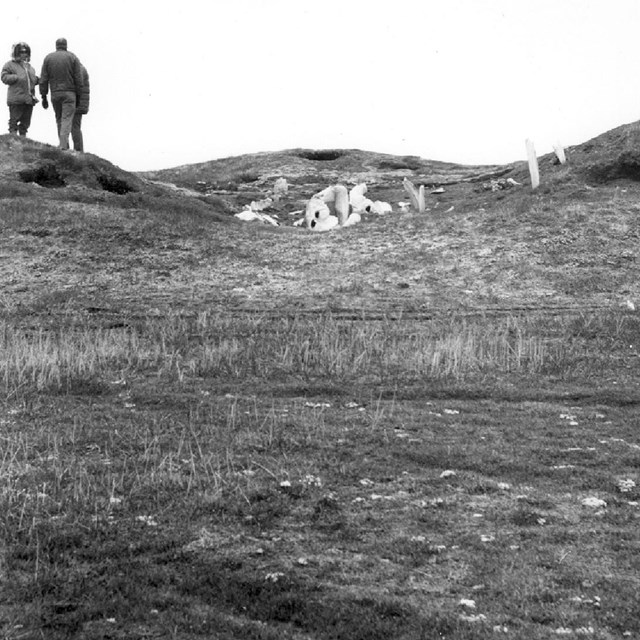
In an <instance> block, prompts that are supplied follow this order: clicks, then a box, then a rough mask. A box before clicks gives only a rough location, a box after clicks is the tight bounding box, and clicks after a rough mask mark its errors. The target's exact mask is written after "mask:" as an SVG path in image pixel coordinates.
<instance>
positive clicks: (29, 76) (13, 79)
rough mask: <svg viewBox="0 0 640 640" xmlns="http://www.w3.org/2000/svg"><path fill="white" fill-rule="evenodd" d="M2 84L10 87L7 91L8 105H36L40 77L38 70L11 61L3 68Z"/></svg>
mask: <svg viewBox="0 0 640 640" xmlns="http://www.w3.org/2000/svg"><path fill="white" fill-rule="evenodd" d="M0 78H1V79H2V82H4V84H7V85H9V88H8V89H7V104H8V105H12V104H35V103H36V102H37V100H36V99H35V91H36V86H37V85H38V76H37V75H36V70H35V69H34V68H33V67H32V66H31V65H30V64H29V63H28V62H25V63H24V65H23V64H22V63H21V62H20V61H19V60H15V59H13V60H9V62H7V63H6V64H5V65H4V67H2V74H1V75H0Z"/></svg>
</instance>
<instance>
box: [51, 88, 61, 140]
mask: <svg viewBox="0 0 640 640" xmlns="http://www.w3.org/2000/svg"><path fill="white" fill-rule="evenodd" d="M51 106H52V107H53V113H54V115H55V117H56V128H57V130H58V138H60V121H61V120H62V96H61V95H55V96H54V95H51Z"/></svg>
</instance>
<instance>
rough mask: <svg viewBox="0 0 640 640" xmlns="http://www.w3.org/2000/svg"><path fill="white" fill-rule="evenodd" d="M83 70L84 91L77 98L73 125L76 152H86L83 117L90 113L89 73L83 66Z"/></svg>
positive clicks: (72, 136) (72, 137)
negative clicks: (83, 136)
mask: <svg viewBox="0 0 640 640" xmlns="http://www.w3.org/2000/svg"><path fill="white" fill-rule="evenodd" d="M80 67H81V69H82V89H81V90H80V95H79V96H77V101H78V102H77V104H76V112H75V114H74V116H73V122H72V123H71V139H72V140H73V148H74V149H75V150H76V151H84V141H83V139H82V116H84V115H86V114H87V113H89V94H90V89H89V72H88V71H87V69H86V67H85V66H84V65H83V64H80Z"/></svg>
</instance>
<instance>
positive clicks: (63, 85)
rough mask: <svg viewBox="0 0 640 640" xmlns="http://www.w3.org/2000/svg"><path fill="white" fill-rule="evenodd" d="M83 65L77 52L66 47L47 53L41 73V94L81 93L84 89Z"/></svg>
mask: <svg viewBox="0 0 640 640" xmlns="http://www.w3.org/2000/svg"><path fill="white" fill-rule="evenodd" d="M81 67H82V65H81V64H80V60H78V58H77V57H76V55H75V54H73V53H71V51H67V50H66V49H57V50H56V51H54V52H53V53H49V54H47V56H46V57H45V59H44V62H43V63H42V73H41V74H40V95H41V96H43V97H44V96H46V95H47V93H48V92H49V89H51V95H53V94H54V93H60V92H64V91H71V92H73V93H75V94H78V95H79V94H80V92H81V90H82V68H81Z"/></svg>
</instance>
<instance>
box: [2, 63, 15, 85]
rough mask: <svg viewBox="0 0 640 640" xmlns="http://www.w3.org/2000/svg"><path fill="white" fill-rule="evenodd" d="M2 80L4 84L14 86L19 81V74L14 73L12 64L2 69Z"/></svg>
mask: <svg viewBox="0 0 640 640" xmlns="http://www.w3.org/2000/svg"><path fill="white" fill-rule="evenodd" d="M0 79H1V80H2V82H3V83H4V84H14V83H15V82H17V81H18V74H17V73H13V72H12V69H11V65H10V64H5V65H4V67H2V74H0Z"/></svg>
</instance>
